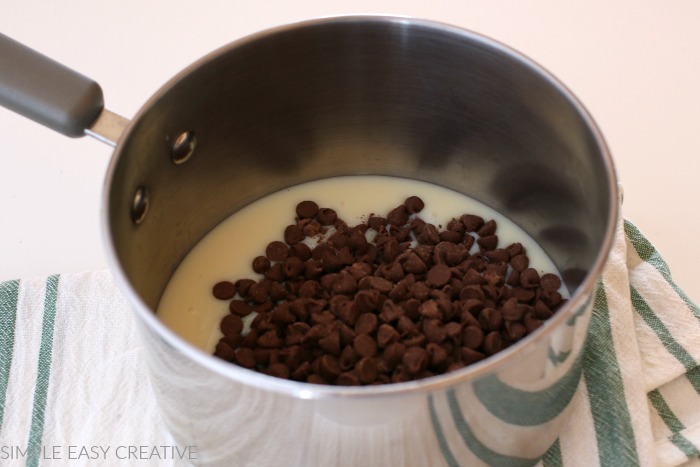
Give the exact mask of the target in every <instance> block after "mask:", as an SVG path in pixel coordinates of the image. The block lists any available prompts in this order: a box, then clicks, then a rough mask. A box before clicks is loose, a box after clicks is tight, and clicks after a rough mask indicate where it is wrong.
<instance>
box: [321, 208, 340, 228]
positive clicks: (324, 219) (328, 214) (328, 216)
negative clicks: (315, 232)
mask: <svg viewBox="0 0 700 467" xmlns="http://www.w3.org/2000/svg"><path fill="white" fill-rule="evenodd" d="M316 218H317V219H318V222H320V224H321V225H333V224H334V223H335V221H336V220H338V214H337V213H336V212H335V210H333V209H331V208H320V209H319V210H318V213H317V214H316Z"/></svg>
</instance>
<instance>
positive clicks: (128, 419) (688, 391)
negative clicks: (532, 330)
mask: <svg viewBox="0 0 700 467" xmlns="http://www.w3.org/2000/svg"><path fill="white" fill-rule="evenodd" d="M134 319H135V317H134V315H133V314H132V312H131V310H130V309H129V305H128V304H127V303H126V301H125V299H124V298H123V297H122V295H121V294H120V292H119V291H118V290H117V288H116V285H115V284H114V282H113V280H112V277H111V276H110V273H109V272H108V271H94V272H86V273H82V274H71V275H61V276H58V275H56V276H51V277H48V278H40V279H26V280H24V279H23V280H18V281H9V282H4V283H2V284H0V465H2V466H5V465H7V466H15V465H17V466H25V465H26V466H29V467H35V466H65V465H67V466H76V467H77V466H83V465H85V466H98V465H105V466H119V465H124V466H131V465H158V466H160V465H163V466H171V465H189V464H190V463H194V464H196V463H197V462H196V459H198V458H199V453H198V452H197V448H196V446H181V445H177V444H176V443H175V442H174V441H173V439H172V438H171V437H170V435H169V433H168V430H167V428H166V426H165V425H164V423H163V421H162V419H161V417H160V414H159V411H158V406H157V404H156V401H155V398H154V395H153V391H152V388H151V386H150V383H149V379H148V375H147V373H146V368H145V365H144V363H143V361H142V358H141V356H140V352H141V349H140V347H139V343H138V340H137V338H136V332H135V328H134ZM584 361H585V364H584V372H583V377H582V380H581V384H580V385H579V388H578V394H577V397H576V398H575V399H574V402H573V403H574V407H573V411H572V416H571V418H570V420H569V422H568V424H567V426H566V427H565V430H564V432H563V433H562V434H561V436H560V437H559V439H558V440H557V442H556V443H555V444H554V446H552V448H551V449H550V450H549V451H548V452H547V454H546V455H545V456H544V457H543V458H542V460H541V461H540V462H539V464H538V465H541V466H544V467H549V466H562V465H563V466H594V465H601V466H603V465H610V466H627V465H642V466H652V465H658V466H678V465H684V466H693V465H700V461H699V460H698V456H700V368H699V367H698V362H699V361H700V310H699V309H698V307H697V306H695V305H694V304H693V303H692V302H691V301H690V300H689V298H688V297H687V296H686V295H685V294H684V293H683V292H682V291H681V290H680V289H679V288H678V287H677V286H676V285H675V284H674V282H673V280H672V278H671V274H670V272H669V269H668V267H667V265H666V263H665V262H664V261H663V259H662V258H661V256H660V255H659V253H658V252H657V251H656V250H655V249H654V247H653V246H652V245H651V244H650V243H649V242H648V241H647V240H646V239H645V238H644V236H643V235H642V234H641V233H640V232H639V231H638V230H637V229H636V228H635V227H634V226H633V225H632V224H631V223H629V222H620V225H619V226H618V232H617V235H616V241H615V245H614V248H613V251H612V253H611V256H610V259H609V262H608V264H607V266H606V268H605V271H604V273H603V277H602V280H601V282H600V284H599V286H598V289H597V292H596V297H595V307H594V315H593V318H592V322H591V334H590V339H589V343H588V347H587V349H586V354H585V357H584ZM441 455H442V454H441V453H436V456H441ZM370 467H371V466H370Z"/></svg>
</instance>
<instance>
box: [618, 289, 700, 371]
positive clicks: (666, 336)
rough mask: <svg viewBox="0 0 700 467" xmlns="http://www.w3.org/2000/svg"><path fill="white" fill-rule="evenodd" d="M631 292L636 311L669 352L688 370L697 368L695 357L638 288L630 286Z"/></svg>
mask: <svg viewBox="0 0 700 467" xmlns="http://www.w3.org/2000/svg"><path fill="white" fill-rule="evenodd" d="M630 294H631V296H632V306H633V307H634V309H635V311H636V312H637V313H638V314H639V316H641V317H642V319H643V320H644V322H645V323H647V325H648V326H649V327H650V328H651V330H652V331H654V333H655V334H656V336H657V337H658V338H659V340H660V341H661V343H662V344H663V346H664V347H665V348H666V350H667V351H668V353H670V354H671V355H673V356H674V357H675V359H676V360H678V361H679V362H680V363H681V365H683V366H684V367H685V369H686V371H688V370H692V369H693V368H695V367H696V366H697V362H696V361H695V359H694V358H693V357H692V355H690V354H689V353H688V351H687V350H685V348H683V346H682V345H680V344H679V343H678V342H677V341H676V339H675V338H674V337H673V334H671V331H669V330H668V328H667V327H666V326H665V325H664V323H663V322H662V321H661V320H660V319H659V317H658V316H657V315H656V313H654V310H652V309H651V307H650V306H649V305H648V304H647V302H645V301H644V299H643V298H642V296H641V295H640V294H639V292H637V289H635V288H634V287H632V286H630Z"/></svg>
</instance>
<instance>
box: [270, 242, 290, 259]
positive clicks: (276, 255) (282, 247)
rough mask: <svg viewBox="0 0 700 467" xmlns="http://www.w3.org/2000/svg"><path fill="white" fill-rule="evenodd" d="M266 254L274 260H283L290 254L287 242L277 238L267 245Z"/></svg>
mask: <svg viewBox="0 0 700 467" xmlns="http://www.w3.org/2000/svg"><path fill="white" fill-rule="evenodd" d="M265 255H266V256H267V257H268V258H270V260H272V261H282V260H283V259H285V258H286V257H287V256H289V247H288V246H287V244H286V243H284V242H280V241H278V240H275V241H273V242H270V243H269V244H268V245H267V248H266V249H265Z"/></svg>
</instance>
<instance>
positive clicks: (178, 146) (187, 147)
mask: <svg viewBox="0 0 700 467" xmlns="http://www.w3.org/2000/svg"><path fill="white" fill-rule="evenodd" d="M196 145H197V137H196V136H195V134H194V132H192V131H190V130H187V131H183V132H182V133H180V134H179V135H178V137H177V138H175V142H174V143H173V147H172V148H171V149H170V159H172V161H173V162H174V163H175V164H177V165H179V164H182V163H184V162H187V160H188V159H189V158H190V157H192V153H193V152H194V148H195V146H196Z"/></svg>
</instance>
